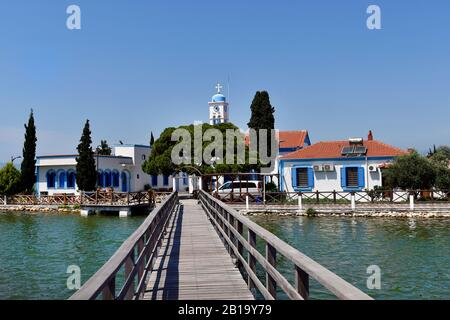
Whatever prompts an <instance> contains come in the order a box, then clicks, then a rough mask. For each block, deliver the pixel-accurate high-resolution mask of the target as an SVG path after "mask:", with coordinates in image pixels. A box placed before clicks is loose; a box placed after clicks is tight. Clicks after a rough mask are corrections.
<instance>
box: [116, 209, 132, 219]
mask: <svg viewBox="0 0 450 320" xmlns="http://www.w3.org/2000/svg"><path fill="white" fill-rule="evenodd" d="M129 216H131V209H122V210H120V211H119V217H121V218H126V217H129Z"/></svg>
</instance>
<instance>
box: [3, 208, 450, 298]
mask: <svg viewBox="0 0 450 320" xmlns="http://www.w3.org/2000/svg"><path fill="white" fill-rule="evenodd" d="M143 220H144V217H129V218H126V219H120V218H118V217H113V216H91V217H89V218H83V217H80V216H79V215H72V214H68V215H60V214H58V215H56V214H29V213H0V299H66V298H68V297H69V296H70V295H71V294H72V293H73V292H71V291H69V290H68V289H67V287H66V281H67V277H68V274H66V271H67V267H68V266H69V265H78V266H79V267H80V268H81V273H82V283H84V282H85V281H86V280H87V279H88V278H89V277H90V276H91V275H92V274H94V273H95V272H96V271H97V270H98V269H99V268H100V267H101V266H102V265H103V264H104V263H105V262H106V261H107V260H108V259H109V258H110V257H111V255H112V254H113V253H114V252H115V251H116V250H117V248H118V247H119V246H120V245H121V244H122V242H123V240H125V239H126V238H127V237H128V236H129V235H130V234H131V233H132V232H133V231H134V230H136V228H137V227H138V226H139V225H140V224H141V223H142V221H143ZM252 220H254V221H255V222H257V223H258V224H260V225H262V226H263V227H265V228H267V229H268V230H269V231H271V232H273V233H274V234H276V235H278V236H279V237H280V238H282V239H283V240H285V241H287V242H288V243H289V244H291V245H292V246H294V247H296V248H298V249H299V250H301V251H302V252H303V253H305V254H307V255H308V256H310V257H311V258H313V259H314V260H316V261H317V262H319V263H321V264H322V265H324V266H325V267H327V268H329V269H330V270H331V271H333V272H335V273H337V274H338V275H339V276H341V277H342V278H344V279H345V280H347V281H349V282H350V283H352V284H354V285H355V286H357V287H358V288H360V289H362V290H363V291H365V292H366V293H368V294H369V295H371V296H372V297H374V298H376V299H450V294H449V288H450V274H449V265H450V250H449V249H450V220H448V219H422V220H418V219H416V220H413V219H380V218H376V219H375V218H372V219H370V218H358V219H353V218H339V217H330V218H326V217H316V218H308V217H278V218H269V217H252ZM279 265H280V269H281V270H282V272H283V273H284V274H286V276H287V277H288V278H289V277H291V276H292V272H291V270H292V266H289V264H288V263H287V262H286V261H283V260H282V259H280V260H279ZM369 265H378V266H379V267H380V268H381V290H368V289H367V288H366V279H367V277H368V275H367V274H366V270H367V267H368V266H369ZM290 280H292V277H291V278H290ZM311 296H312V297H313V298H331V296H330V295H328V294H327V293H326V291H325V290H323V289H322V288H321V287H319V286H318V285H317V284H316V283H314V282H312V283H311Z"/></svg>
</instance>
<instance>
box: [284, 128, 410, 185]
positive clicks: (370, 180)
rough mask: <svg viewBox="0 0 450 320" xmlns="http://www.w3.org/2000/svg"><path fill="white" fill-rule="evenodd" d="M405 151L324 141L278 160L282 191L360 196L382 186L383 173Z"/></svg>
mask: <svg viewBox="0 0 450 320" xmlns="http://www.w3.org/2000/svg"><path fill="white" fill-rule="evenodd" d="M404 154H406V152H405V151H403V150H401V149H399V148H396V147H393V146H390V145H388V144H385V143H383V142H381V141H377V140H373V137H372V133H371V132H370V133H369V136H368V139H367V140H363V139H362V138H356V139H349V140H339V141H322V142H318V143H315V144H312V145H310V146H307V147H305V148H302V149H299V150H297V151H294V152H291V153H288V154H286V155H284V156H281V157H280V158H279V164H278V170H279V174H280V177H282V178H281V182H280V190H281V191H286V192H312V191H314V192H315V191H319V192H331V191H338V192H339V191H347V192H351V191H354V192H358V191H364V190H366V189H367V190H372V189H373V188H374V187H375V186H382V185H383V172H382V169H383V168H386V167H388V166H389V164H390V163H392V162H393V161H394V159H395V158H396V157H398V156H401V155H404Z"/></svg>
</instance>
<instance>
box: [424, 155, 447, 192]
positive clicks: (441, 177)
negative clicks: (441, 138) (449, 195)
mask: <svg viewBox="0 0 450 320" xmlns="http://www.w3.org/2000/svg"><path fill="white" fill-rule="evenodd" d="M429 159H430V161H431V163H432V164H433V166H434V168H435V171H436V182H435V186H436V188H438V189H442V190H448V189H450V170H449V169H448V163H449V160H450V148H449V147H448V146H440V147H439V148H437V149H435V151H434V153H433V154H432V155H431V156H429Z"/></svg>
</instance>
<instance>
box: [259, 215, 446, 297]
mask: <svg viewBox="0 0 450 320" xmlns="http://www.w3.org/2000/svg"><path fill="white" fill-rule="evenodd" d="M251 219H252V220H254V221H255V222H256V223H258V224H260V225H261V226H263V227H264V228H266V229H268V230H269V231H271V232H273V233H274V234H276V235H277V236H278V237H280V238H281V239H283V240H285V241H286V242H287V243H289V244H290V245H292V246H293V247H295V248H297V249H299V250H300V251H302V252H303V253H305V254H306V255H308V256H309V257H311V258H313V259H314V260H316V261H317V262H319V263H320V264H322V265H324V266H325V267H327V268H328V269H330V270H331V271H333V272H335V273H336V274H338V275H339V276H341V277H342V278H344V279H345V280H347V281H349V282H350V283H352V284H353V285H355V286H356V287H358V288H360V289H361V290H363V291H365V292H366V293H367V294H369V295H370V296H372V297H374V298H375V299H449V298H450V290H449V288H450V269H449V263H450V229H449V228H450V221H449V220H448V219H383V218H345V217H342V218H339V217H329V218H327V217H270V216H259V217H252V218H251ZM370 265H378V266H379V267H380V268H381V290H368V289H367V288H366V281H367V277H368V276H369V275H368V274H366V271H367V267H369V266H370ZM279 267H280V268H281V270H282V272H283V274H285V275H286V277H287V278H289V279H290V280H293V279H292V276H291V274H292V268H291V266H288V265H287V264H286V263H283V262H282V261H281V262H280V263H279ZM311 296H312V297H313V298H332V296H330V295H329V294H327V292H326V290H324V289H323V288H321V287H320V286H319V285H318V284H317V283H314V282H313V283H312V286H311Z"/></svg>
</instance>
